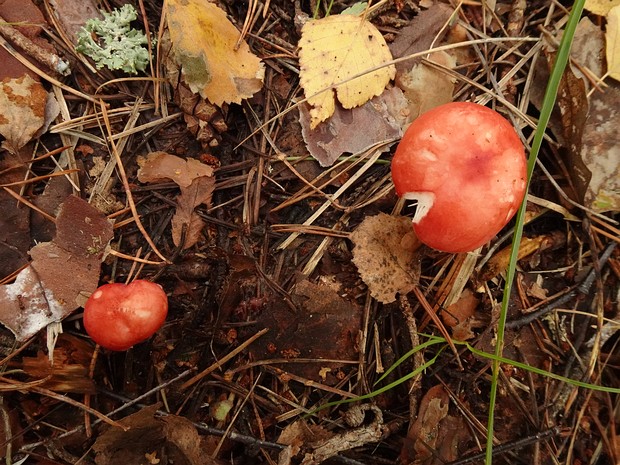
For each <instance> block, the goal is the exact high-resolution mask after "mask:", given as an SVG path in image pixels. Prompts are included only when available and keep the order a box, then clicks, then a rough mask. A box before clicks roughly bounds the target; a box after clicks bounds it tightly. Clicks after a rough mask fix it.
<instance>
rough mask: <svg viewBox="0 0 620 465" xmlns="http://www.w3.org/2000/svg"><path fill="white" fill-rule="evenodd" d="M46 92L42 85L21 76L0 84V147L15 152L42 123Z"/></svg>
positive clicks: (44, 120)
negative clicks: (0, 136) (0, 138)
mask: <svg viewBox="0 0 620 465" xmlns="http://www.w3.org/2000/svg"><path fill="white" fill-rule="evenodd" d="M47 105H48V93H47V91H46V90H45V89H44V88H43V86H42V85H41V84H40V83H39V82H36V81H35V80H34V79H32V78H31V77H30V76H29V75H27V74H26V75H24V76H22V77H20V78H17V79H4V80H3V81H2V85H1V86H0V108H2V113H1V114H0V134H2V135H3V136H4V138H5V139H6V140H5V141H4V142H2V147H3V148H5V149H7V150H9V151H10V152H12V153H17V152H18V151H19V149H20V148H22V147H23V146H24V145H26V144H27V143H28V142H30V140H31V139H32V138H33V137H34V136H35V135H36V134H37V132H38V131H39V130H40V129H41V128H42V127H43V126H44V125H45V122H46V106H47Z"/></svg>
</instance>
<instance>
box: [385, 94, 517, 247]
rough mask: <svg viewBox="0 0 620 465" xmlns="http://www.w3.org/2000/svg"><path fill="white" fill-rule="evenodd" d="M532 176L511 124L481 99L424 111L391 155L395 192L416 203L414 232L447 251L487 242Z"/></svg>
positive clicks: (511, 213) (511, 212) (506, 218)
mask: <svg viewBox="0 0 620 465" xmlns="http://www.w3.org/2000/svg"><path fill="white" fill-rule="evenodd" d="M526 177H527V167H526V159H525V152H524V149H523V144H522V143H521V140H520V139H519V136H518V135H517V133H516V131H515V130H514V128H513V127H512V125H511V124H510V123H509V122H508V121H507V120H506V119H505V118H504V117H502V116H501V115H500V114H499V113H497V112H495V111H493V110H491V109H489V108H486V107H483V106H482V105H478V104H475V103H467V102H453V103H448V104H445V105H441V106H439V107H436V108H434V109H432V110H430V111H428V112H426V113H424V114H423V115H421V116H419V117H418V118H417V119H415V120H414V121H413V123H411V125H410V126H409V128H408V129H407V131H406V132H405V135H404V136H403V138H402V140H401V141H400V143H399V145H398V147H397V148H396V152H395V154H394V158H393V160H392V179H393V181H394V185H395V187H396V193H397V194H398V195H399V196H401V197H404V198H406V199H409V200H416V201H417V208H416V212H415V215H414V217H413V229H414V230H415V232H416V234H417V236H418V237H419V238H420V240H421V241H422V242H423V243H425V244H426V245H428V246H430V247H433V248H434V249H437V250H441V251H444V252H453V253H457V252H469V251H472V250H475V249H477V248H478V247H480V246H482V245H484V244H486V243H487V242H489V240H491V239H492V238H493V237H494V236H495V235H496V234H497V233H498V232H499V231H500V230H501V229H502V228H503V227H504V226H505V225H506V224H507V223H508V221H510V219H511V218H512V217H513V216H514V214H515V213H516V211H517V209H518V208H519V205H520V204H521V201H522V200H523V197H524V195H525V188H526Z"/></svg>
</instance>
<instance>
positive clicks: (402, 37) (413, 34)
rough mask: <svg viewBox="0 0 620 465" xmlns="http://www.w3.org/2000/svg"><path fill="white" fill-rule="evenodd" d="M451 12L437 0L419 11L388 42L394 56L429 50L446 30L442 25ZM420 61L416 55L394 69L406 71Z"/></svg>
mask: <svg viewBox="0 0 620 465" xmlns="http://www.w3.org/2000/svg"><path fill="white" fill-rule="evenodd" d="M453 13H454V9H453V8H452V7H450V6H448V5H446V4H444V3H439V2H435V3H434V4H433V5H432V6H431V7H429V8H428V10H422V11H420V12H419V13H418V14H417V15H416V16H414V17H413V19H412V20H411V22H410V23H409V24H408V25H407V26H405V27H404V28H402V29H401V30H400V31H399V32H398V35H397V36H396V38H395V39H394V42H392V43H391V44H390V50H391V51H392V55H393V56H394V58H402V57H405V56H407V55H412V54H415V53H419V52H423V51H425V50H429V49H430V48H431V46H432V45H433V44H434V43H435V44H436V43H438V41H440V40H441V39H442V38H443V35H444V34H445V33H446V32H447V31H446V29H445V27H444V26H445V25H446V23H447V22H448V20H449V19H450V16H452V14H453ZM420 61H421V57H417V58H412V59H411V60H406V61H403V62H400V63H398V64H397V65H396V71H397V73H401V72H407V71H408V70H410V69H411V67H412V65H413V64H415V63H419V62H420Z"/></svg>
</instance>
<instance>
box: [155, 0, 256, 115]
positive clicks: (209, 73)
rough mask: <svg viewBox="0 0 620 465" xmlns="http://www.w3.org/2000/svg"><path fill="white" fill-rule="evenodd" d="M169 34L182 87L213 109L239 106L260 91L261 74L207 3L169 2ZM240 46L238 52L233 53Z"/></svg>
mask: <svg viewBox="0 0 620 465" xmlns="http://www.w3.org/2000/svg"><path fill="white" fill-rule="evenodd" d="M167 4H168V29H169V30H170V40H171V41H172V48H173V51H174V56H175V58H176V61H177V63H178V64H179V66H181V68H182V72H183V78H184V81H185V83H186V84H187V85H188V86H189V87H190V89H191V90H192V91H193V92H196V93H199V94H200V95H201V96H202V97H203V98H206V99H208V100H209V101H210V102H211V103H213V104H215V105H217V106H222V104H224V103H241V101H242V100H243V99H245V98H249V97H251V96H252V95H254V94H255V93H256V92H258V91H259V90H260V89H261V88H262V85H263V77H264V74H265V69H264V67H263V64H262V63H261V61H260V59H259V58H258V57H257V56H256V55H254V54H253V53H252V52H251V51H250V47H249V46H248V44H247V43H245V42H244V41H241V42H240V43H239V44H237V41H238V40H239V31H238V30H237V28H236V27H235V26H234V25H233V24H232V23H231V22H230V21H229V20H228V18H227V17H226V13H225V12H224V11H223V10H222V9H220V8H219V7H218V6H217V5H215V4H214V3H211V2H209V1H208V0H169V1H168V3H167ZM237 45H238V48H237Z"/></svg>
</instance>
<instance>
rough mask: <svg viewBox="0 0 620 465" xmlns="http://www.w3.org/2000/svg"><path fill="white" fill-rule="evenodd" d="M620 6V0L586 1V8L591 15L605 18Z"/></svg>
mask: <svg viewBox="0 0 620 465" xmlns="http://www.w3.org/2000/svg"><path fill="white" fill-rule="evenodd" d="M618 5H620V0H586V3H585V5H584V8H585V9H586V10H588V11H589V12H591V13H594V14H595V15H599V16H605V15H606V14H607V13H609V10H611V9H612V8H613V7H615V6H618Z"/></svg>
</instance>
